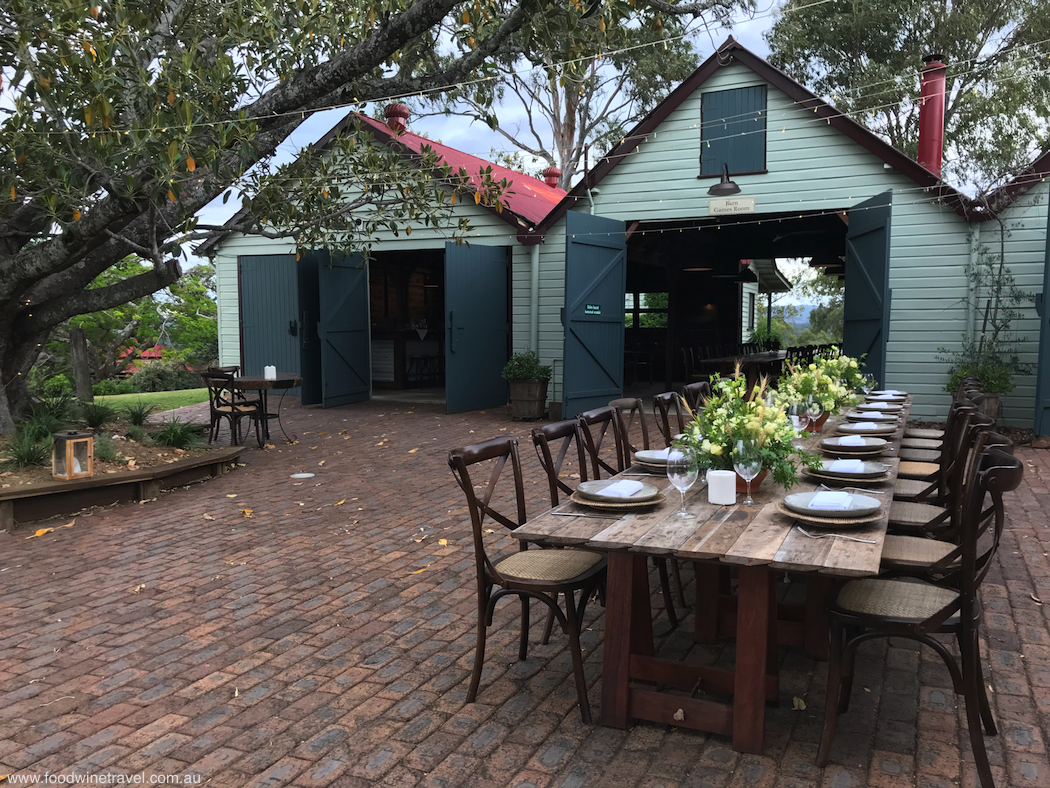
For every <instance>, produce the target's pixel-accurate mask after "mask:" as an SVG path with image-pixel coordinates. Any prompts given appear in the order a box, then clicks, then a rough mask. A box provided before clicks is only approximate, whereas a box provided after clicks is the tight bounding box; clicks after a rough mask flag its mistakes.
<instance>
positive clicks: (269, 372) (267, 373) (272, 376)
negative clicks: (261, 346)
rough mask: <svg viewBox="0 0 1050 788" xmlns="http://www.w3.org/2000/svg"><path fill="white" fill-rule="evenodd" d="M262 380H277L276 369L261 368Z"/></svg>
mask: <svg viewBox="0 0 1050 788" xmlns="http://www.w3.org/2000/svg"><path fill="white" fill-rule="evenodd" d="M263 378H265V379H266V380H277V367H271V366H266V367H263Z"/></svg>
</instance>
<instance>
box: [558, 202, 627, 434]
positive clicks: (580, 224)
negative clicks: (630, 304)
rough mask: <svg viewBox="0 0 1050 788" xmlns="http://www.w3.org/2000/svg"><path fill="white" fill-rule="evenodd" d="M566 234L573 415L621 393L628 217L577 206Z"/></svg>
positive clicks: (566, 388) (567, 369)
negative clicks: (592, 212)
mask: <svg viewBox="0 0 1050 788" xmlns="http://www.w3.org/2000/svg"><path fill="white" fill-rule="evenodd" d="M565 236H566V238H565V351H564V353H565V363H564V383H563V387H562V390H563V392H564V394H563V396H562V413H563V414H564V415H565V417H566V418H572V417H573V416H575V415H576V414H577V413H582V412H583V411H586V410H590V409H592V408H597V407H601V406H603V405H608V404H609V400H613V399H617V398H618V397H620V396H622V395H623V332H624V324H623V315H624V292H625V289H626V287H627V236H626V233H625V224H624V222H621V221H618V220H616V219H607V218H605V217H603V216H591V215H590V214H586V213H579V212H577V211H569V212H567V213H566V214H565Z"/></svg>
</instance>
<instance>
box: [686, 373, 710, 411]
mask: <svg viewBox="0 0 1050 788" xmlns="http://www.w3.org/2000/svg"><path fill="white" fill-rule="evenodd" d="M682 396H683V397H685V404H686V405H688V406H689V409H690V410H691V411H694V412H695V411H696V410H697V408H698V407H699V408H702V407H703V406H704V403H705V402H707V400H708V399H710V398H711V384H710V383H708V382H707V381H706V380H701V381H699V382H698V383H687V384H686V385H684V386H682Z"/></svg>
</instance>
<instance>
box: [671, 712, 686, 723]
mask: <svg viewBox="0 0 1050 788" xmlns="http://www.w3.org/2000/svg"><path fill="white" fill-rule="evenodd" d="M672 716H673V717H674V718H675V720H676V721H678V722H682V721H684V720H685V712H684V711H682V709H679V710H678V711H676V712H675V713H674V714H673V715H672Z"/></svg>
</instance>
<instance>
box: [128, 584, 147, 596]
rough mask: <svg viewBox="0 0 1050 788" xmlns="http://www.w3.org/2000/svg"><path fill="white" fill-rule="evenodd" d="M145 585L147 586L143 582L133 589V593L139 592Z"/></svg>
mask: <svg viewBox="0 0 1050 788" xmlns="http://www.w3.org/2000/svg"><path fill="white" fill-rule="evenodd" d="M145 587H146V584H145V583H142V584H141V585H137V586H135V587H134V588H133V589H131V593H133V594H137V593H138V592H139V591H141V590H142V589H143V588H145Z"/></svg>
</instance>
